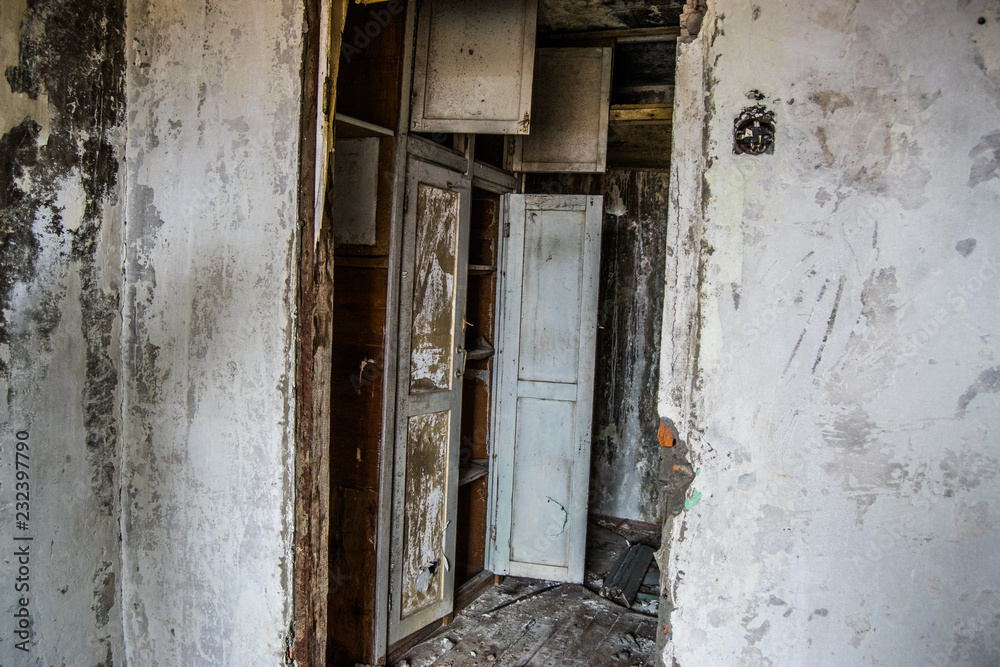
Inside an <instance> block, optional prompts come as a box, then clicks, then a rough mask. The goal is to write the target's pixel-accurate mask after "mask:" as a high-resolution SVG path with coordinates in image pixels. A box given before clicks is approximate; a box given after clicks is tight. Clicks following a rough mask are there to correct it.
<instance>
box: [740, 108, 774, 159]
mask: <svg viewBox="0 0 1000 667" xmlns="http://www.w3.org/2000/svg"><path fill="white" fill-rule="evenodd" d="M733 152H734V153H736V154H737V155H742V154H746V155H763V154H765V153H767V154H768V155H770V154H773V153H774V112H773V111H769V110H768V109H767V107H765V106H764V105H763V104H755V105H754V106H752V107H745V108H744V109H743V111H741V112H740V114H739V115H738V116H736V120H734V121H733Z"/></svg>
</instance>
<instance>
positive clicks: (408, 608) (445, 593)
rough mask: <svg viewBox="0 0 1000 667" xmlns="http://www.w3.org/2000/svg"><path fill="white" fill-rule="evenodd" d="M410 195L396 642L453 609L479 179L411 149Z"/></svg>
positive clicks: (399, 413) (402, 328) (399, 411)
mask: <svg viewBox="0 0 1000 667" xmlns="http://www.w3.org/2000/svg"><path fill="white" fill-rule="evenodd" d="M405 196H406V207H405V208H406V213H405V215H404V223H403V224H404V230H403V263H402V281H401V287H400V294H401V304H400V309H399V332H400V333H399V336H400V342H399V377H398V390H397V404H396V437H395V443H396V445H395V470H396V471H397V472H396V474H395V479H394V483H393V510H392V511H393V514H392V527H391V549H392V552H391V553H392V556H391V558H390V572H389V575H390V596H389V642H390V643H392V642H395V641H398V640H399V639H402V638H403V637H406V636H407V635H409V634H410V633H412V632H414V631H416V630H419V629H420V628H422V627H423V626H425V625H427V624H428V623H431V622H433V621H435V620H437V619H439V618H441V617H443V616H444V615H446V614H448V613H450V612H451V610H452V597H453V593H454V587H455V571H454V567H453V564H454V560H455V527H456V509H457V493H458V457H459V434H460V426H461V412H462V380H461V377H460V365H459V364H457V363H456V357H457V356H458V355H461V354H462V346H463V345H464V342H465V337H464V333H463V331H462V320H463V318H462V314H463V313H464V312H465V299H466V284H465V283H466V273H467V269H468V251H467V248H468V229H469V202H470V199H471V184H470V181H469V179H468V178H467V177H465V176H463V175H461V174H457V173H454V172H452V171H449V170H447V169H445V168H443V167H439V166H436V165H431V164H427V163H425V162H421V161H418V160H412V159H411V160H410V162H409V164H408V165H407V177H406V195H405Z"/></svg>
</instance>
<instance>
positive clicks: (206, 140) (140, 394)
mask: <svg viewBox="0 0 1000 667" xmlns="http://www.w3.org/2000/svg"><path fill="white" fill-rule="evenodd" d="M127 8H128V39H127V44H128V50H127V60H128V79H127V80H128V86H127V88H128V113H129V122H128V132H129V137H128V153H127V160H128V186H127V192H128V203H127V214H128V221H127V227H126V230H127V232H126V233H127V238H126V262H125V284H126V291H127V293H126V297H125V318H124V331H125V332H126V333H125V347H124V349H125V354H124V357H125V358H124V381H125V385H124V400H123V410H124V421H125V446H124V453H123V464H122V465H123V489H122V493H123V522H122V540H123V562H124V570H125V572H126V573H127V574H126V577H125V579H124V582H123V600H124V604H123V606H124V615H125V641H126V648H127V657H128V661H129V663H130V664H135V665H196V664H197V665H208V664H212V665H265V664H266V665H275V664H279V662H280V660H281V659H282V655H283V653H285V641H286V635H287V633H288V628H289V623H290V621H291V600H292V592H291V572H292V551H291V550H292V542H291V540H292V519H293V515H292V501H293V479H292V471H293V467H294V465H293V463H294V461H293V435H294V431H293V428H294V410H293V408H294V402H293V383H294V364H293V349H294V335H293V334H294V326H293V324H294V305H295V299H296V282H295V276H296V267H297V262H296V258H297V250H296V247H297V245H296V244H297V232H296V229H297V221H296V210H297V209H296V206H297V204H296V188H297V176H296V175H297V173H298V158H297V156H298V139H299V132H298V127H299V126H298V122H299V110H300V102H301V99H300V67H301V62H302V50H301V33H302V28H303V18H302V14H303V12H302V7H301V4H300V3H298V2H295V1H294V0H262V1H260V2H252V3H246V2H237V1H235V0H209V1H208V2H205V1H204V0H197V1H195V0H179V1H177V2H170V3H156V2H152V1H146V0H129V2H128V5H127Z"/></svg>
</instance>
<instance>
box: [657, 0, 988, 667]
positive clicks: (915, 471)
mask: <svg viewBox="0 0 1000 667" xmlns="http://www.w3.org/2000/svg"><path fill="white" fill-rule="evenodd" d="M709 4H710V7H709V11H708V13H707V15H706V17H705V21H704V24H703V26H702V29H701V33H700V35H699V36H698V37H697V38H696V39H695V40H694V41H693V42H690V43H686V44H682V45H681V47H680V55H679V63H678V75H677V88H676V91H677V98H676V102H675V105H676V106H675V116H674V122H675V126H674V153H673V165H674V172H673V182H672V184H671V214H670V224H669V228H668V234H669V241H668V243H669V246H670V248H671V251H672V252H671V254H670V255H669V256H668V268H667V277H668V289H667V307H666V315H665V320H664V346H663V357H662V362H661V369H662V375H663V378H664V382H663V383H662V386H661V395H660V409H661V414H662V416H664V417H666V418H668V419H670V420H672V421H673V422H674V423H675V424H677V426H678V431H679V433H678V435H679V436H680V438H681V440H682V441H683V442H684V443H685V444H687V445H688V446H689V447H690V456H691V457H692V463H693V465H694V467H695V469H696V471H697V473H698V474H697V475H696V477H695V478H694V482H693V484H692V486H691V488H690V489H689V491H688V497H687V502H686V508H687V509H686V511H684V512H683V513H682V514H681V515H680V516H679V517H678V518H677V519H675V520H672V521H669V522H668V523H667V525H666V531H665V537H666V538H667V539H669V540H670V542H671V551H670V555H669V568H668V575H667V578H668V583H669V593H670V600H669V601H670V602H672V604H673V606H674V611H673V613H672V618H671V619H670V621H669V623H668V624H667V625H668V626H669V630H668V631H667V632H668V634H667V639H668V640H669V641H668V642H667V645H666V647H665V648H664V650H663V654H662V656H661V657H662V658H663V659H664V661H665V663H666V664H680V665H708V664H726V665H801V664H838V665H847V664H896V665H903V664H905V665H946V664H948V665H951V664H967V665H988V664H989V665H992V664H997V662H998V661H1000V648H998V647H1000V581H998V579H997V574H996V573H997V572H998V571H1000V506H998V503H997V498H1000V446H998V444H997V443H998V442H1000V410H998V408H1000V405H998V402H997V401H998V395H997V394H998V391H1000V350H998V348H997V337H998V334H1000V309H998V308H997V302H998V293H1000V228H998V212H997V211H998V206H997V205H998V200H1000V157H998V156H1000V140H998V137H1000V13H998V11H997V7H996V4H995V3H986V2H984V1H977V0H962V1H961V2H958V3H932V2H925V1H922V0H915V1H913V2H907V3H890V2H878V1H876V0H860V1H859V2H851V3H844V2H839V1H837V0H811V1H810V2H805V3H797V4H788V3H784V2H777V1H775V0H756V2H754V3H738V2H733V1H732V0H718V1H717V2H714V3H709ZM758 104H760V105H763V106H764V107H765V110H768V111H772V112H773V114H774V123H775V129H776V136H775V141H774V145H773V153H770V154H768V153H765V154H763V155H759V156H752V155H747V154H736V153H735V152H734V137H733V133H734V119H736V118H737V117H738V116H739V114H740V113H741V111H743V110H744V109H745V108H747V107H751V106H754V105H758ZM672 660H673V661H676V662H675V663H672V662H671V661H672Z"/></svg>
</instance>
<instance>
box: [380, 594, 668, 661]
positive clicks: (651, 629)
mask: <svg viewBox="0 0 1000 667" xmlns="http://www.w3.org/2000/svg"><path fill="white" fill-rule="evenodd" d="M655 630H656V618H654V617H651V616H646V615H643V614H640V613H637V612H634V611H630V610H628V609H626V608H624V607H622V606H619V605H617V604H615V603H613V602H611V601H609V600H605V599H604V598H602V597H600V596H599V595H597V594H595V593H593V592H591V591H589V590H587V589H586V588H584V587H583V586H578V585H574V584H555V583H552V582H546V581H535V580H531V579H518V578H515V577H507V578H506V579H505V580H504V581H503V583H501V584H500V585H499V586H496V587H494V588H491V589H490V590H488V591H487V592H486V593H484V594H483V595H482V596H481V597H480V598H479V599H477V600H476V601H475V602H473V603H472V604H471V605H470V606H469V607H467V608H466V609H465V610H464V611H462V612H461V613H459V614H458V615H457V616H456V617H455V619H454V620H453V621H452V622H451V624H449V625H447V626H445V627H442V628H440V629H439V630H438V631H437V632H436V633H435V634H434V635H433V636H432V637H431V638H430V639H428V640H426V641H424V642H423V643H421V644H418V645H417V646H415V647H413V648H412V649H410V650H409V651H408V652H407V653H406V654H405V655H404V656H403V657H402V658H400V659H399V660H397V661H396V662H395V663H394V665H395V667H430V666H431V665H433V666H434V667H446V666H447V667H465V666H472V665H497V666H498V667H499V666H503V667H515V666H516V667H543V666H544V667H564V666H565V667H569V666H571V665H572V666H579V667H583V666H585V665H586V666H590V665H599V666H600V667H652V665H653V648H654V644H655V638H654V633H655Z"/></svg>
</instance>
